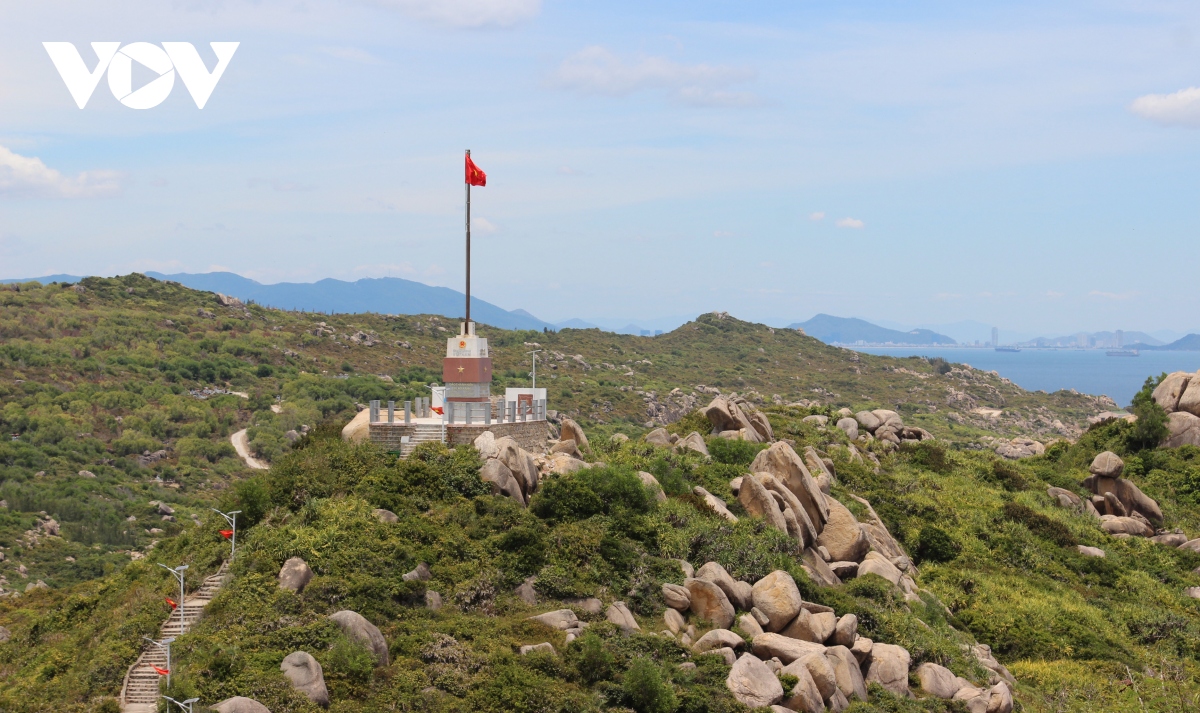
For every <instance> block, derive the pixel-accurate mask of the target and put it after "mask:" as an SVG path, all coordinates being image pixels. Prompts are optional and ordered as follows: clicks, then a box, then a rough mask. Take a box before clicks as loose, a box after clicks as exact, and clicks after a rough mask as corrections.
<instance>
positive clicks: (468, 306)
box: [463, 149, 471, 329]
mask: <svg viewBox="0 0 1200 713" xmlns="http://www.w3.org/2000/svg"><path fill="white" fill-rule="evenodd" d="M470 159H471V149H467V160H468V161H469V160H470ZM470 324H471V182H470V181H467V325H470ZM463 328H464V329H467V327H466V326H464V327H463Z"/></svg>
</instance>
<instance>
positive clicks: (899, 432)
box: [838, 408, 933, 446]
mask: <svg viewBox="0 0 1200 713" xmlns="http://www.w3.org/2000/svg"><path fill="white" fill-rule="evenodd" d="M843 418H844V417H843ZM854 420H855V421H857V422H858V426H859V428H861V429H862V430H864V431H866V432H867V433H869V434H870V438H874V439H876V440H880V441H886V442H888V443H891V444H892V445H894V446H898V445H900V444H901V443H906V442H908V443H916V442H919V441H927V440H929V439H931V438H933V434H932V433H930V432H929V431H926V430H925V429H923V428H917V427H916V426H905V425H904V419H902V418H900V414H898V413H896V412H895V411H890V410H888V409H884V408H877V409H875V410H874V411H859V412H858V413H856V414H854ZM838 428H842V429H843V430H845V427H843V426H842V421H840V420H839V421H838ZM847 435H849V434H848V433H847ZM870 438H867V439H866V440H870Z"/></svg>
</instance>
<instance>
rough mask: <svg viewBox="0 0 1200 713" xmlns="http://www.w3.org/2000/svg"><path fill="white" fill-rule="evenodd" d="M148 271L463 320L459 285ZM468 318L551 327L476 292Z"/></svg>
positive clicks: (301, 303)
mask: <svg viewBox="0 0 1200 713" xmlns="http://www.w3.org/2000/svg"><path fill="white" fill-rule="evenodd" d="M146 276H147V277H153V278H154V279H156V280H173V281H175V282H178V283H180V284H181V285H184V286H186V287H190V288H192V289H194V290H207V291H209V292H220V293H222V294H226V295H230V296H232V297H237V298H238V299H240V300H242V301H243V302H249V301H253V302H256V303H258V304H261V305H265V306H267V307H278V308H280V309H295V310H305V311H310V312H340V313H355V312H376V313H381V314H437V315H441V316H443V317H446V318H448V319H461V318H462V316H463V305H464V303H465V301H466V299H465V295H463V293H461V292H459V291H457V290H452V289H450V288H448V287H431V286H430V285H425V284H422V283H420V282H413V281H412V280H405V279H401V278H399V277H380V278H368V279H363V280H357V281H355V282H345V281H343V280H333V279H326V280H319V281H317V282H311V283H307V282H279V283H276V284H274V285H264V284H262V283H261V282H257V281H255V280H251V279H249V278H246V277H242V276H241V275H235V274H234V273H232V272H209V273H203V274H189V273H179V274H175V275H164V274H163V273H161V272H147V273H146ZM80 279H82V278H80V277H78V276H76V275H47V276H45V277H35V278H30V279H29V280H3V282H29V281H36V282H41V283H42V284H47V283H50V282H78V281H79V280H80ZM471 317H472V318H473V319H476V320H478V321H480V322H482V323H484V324H489V325H491V326H493V327H501V328H503V329H537V330H541V329H544V328H547V327H549V328H551V329H554V328H555V325H553V324H550V323H549V322H544V321H542V320H540V319H538V318H537V317H535V316H533V315H532V314H530V313H528V312H526V311H525V310H513V311H511V312H510V311H508V310H505V309H502V308H500V307H497V306H496V305H494V304H492V303H490V302H485V301H483V300H481V299H479V298H477V297H474V296H473V297H471Z"/></svg>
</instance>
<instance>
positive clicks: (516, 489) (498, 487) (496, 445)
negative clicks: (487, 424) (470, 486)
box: [475, 431, 541, 507]
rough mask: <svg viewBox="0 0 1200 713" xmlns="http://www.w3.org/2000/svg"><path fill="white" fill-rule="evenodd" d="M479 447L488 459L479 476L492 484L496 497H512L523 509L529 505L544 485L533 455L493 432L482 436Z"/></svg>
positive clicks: (485, 459) (512, 441)
mask: <svg viewBox="0 0 1200 713" xmlns="http://www.w3.org/2000/svg"><path fill="white" fill-rule="evenodd" d="M475 448H476V450H478V451H479V455H481V456H483V458H484V463H483V468H481V469H480V471H479V477H480V478H482V479H483V481H484V482H486V483H488V484H489V485H491V488H492V494H493V495H504V496H506V497H509V498H512V499H513V500H514V501H516V502H517V503H518V504H520V505H521V506H522V507H524V506H526V505H528V504H529V498H530V497H531V496H532V495H533V493H534V492H535V491H537V489H538V485H539V484H540V483H541V475H540V473H539V471H538V467H537V463H536V462H535V461H534V458H533V456H532V455H531V454H530V453H529V452H528V451H526V450H525V449H523V448H521V447H520V446H519V445H517V442H516V441H515V440H513V439H512V438H510V437H508V436H504V437H503V438H496V435H495V434H494V433H492V432H491V431H484V432H483V433H481V434H479V437H478V438H476V439H475Z"/></svg>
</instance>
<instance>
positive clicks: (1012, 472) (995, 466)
mask: <svg viewBox="0 0 1200 713" xmlns="http://www.w3.org/2000/svg"><path fill="white" fill-rule="evenodd" d="M991 476H992V480H993V482H996V483H998V484H999V485H1000V487H1002V488H1004V489H1005V490H1008V491H1012V492H1017V491H1020V490H1024V489H1025V488H1026V487H1027V483H1026V481H1025V478H1024V476H1022V475H1021V471H1020V470H1018V468H1017V466H1015V465H1013V464H1012V463H1009V462H1008V461H1005V460H999V459H997V460H994V461H992V473H991Z"/></svg>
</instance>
